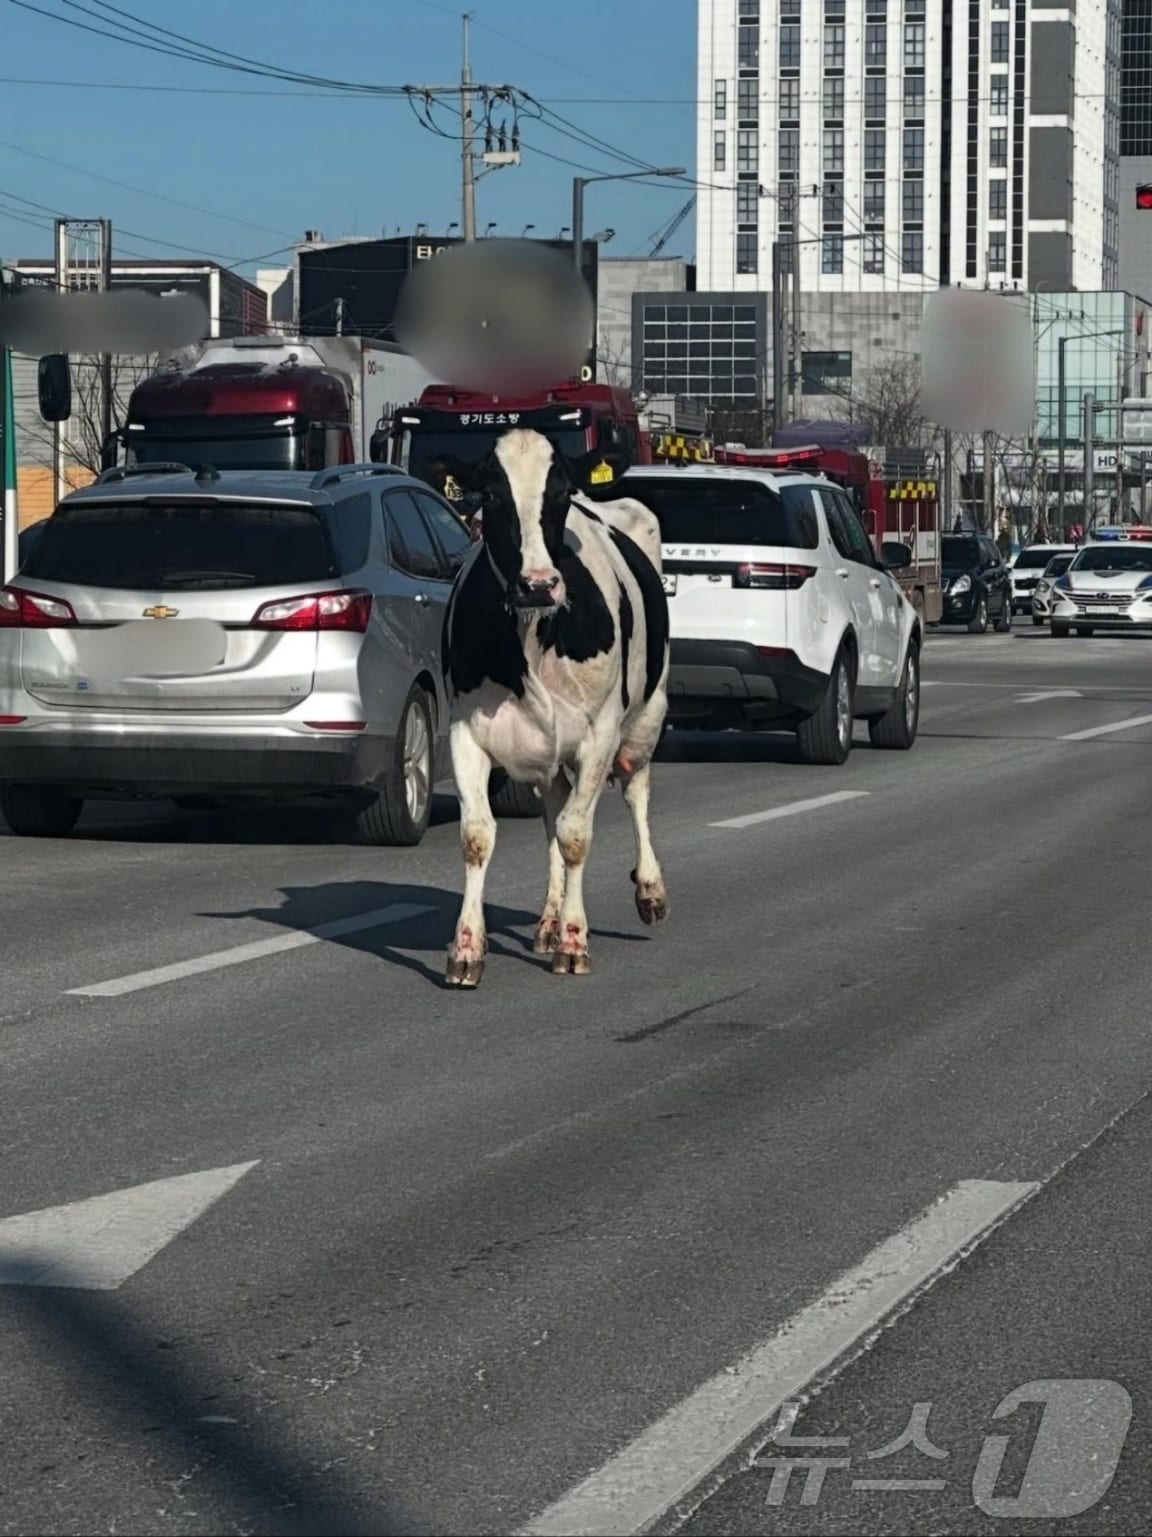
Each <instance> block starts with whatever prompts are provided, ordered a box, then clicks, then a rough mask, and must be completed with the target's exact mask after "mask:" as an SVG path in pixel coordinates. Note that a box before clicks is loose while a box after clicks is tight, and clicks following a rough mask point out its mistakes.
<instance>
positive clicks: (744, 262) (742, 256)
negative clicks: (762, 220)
mask: <svg viewBox="0 0 1152 1537" xmlns="http://www.w3.org/2000/svg"><path fill="white" fill-rule="evenodd" d="M758 245H759V241H758V239H757V237H756V236H755V235H737V236H736V271H737V272H755V271H756V266H757V263H756V256H757V249H758Z"/></svg>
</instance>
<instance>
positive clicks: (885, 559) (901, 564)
mask: <svg viewBox="0 0 1152 1537" xmlns="http://www.w3.org/2000/svg"><path fill="white" fill-rule="evenodd" d="M880 564H881V565H882V566H883V567H884V568H885V570H887V571H904V570H907V568H908V567H909V566H910V565H911V564H912V550H911V548H910V546H908V545H906V544H900V543H899V541H898V540H895V539H886V540H885V541H884V543H883V544H882V545H881V546H880Z"/></svg>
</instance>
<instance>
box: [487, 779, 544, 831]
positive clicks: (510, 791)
mask: <svg viewBox="0 0 1152 1537" xmlns="http://www.w3.org/2000/svg"><path fill="white" fill-rule="evenodd" d="M488 804H489V805H490V806H491V807H492V814H493V816H497V817H500V818H501V820H503V821H513V820H521V821H527V820H529V819H530V818H532V817H538V816H540V815H541V814H542V813H543V810H544V802H543V801H542V800H541V799H540V797H539V796H538V795H537V794H536V787H535V786H534V785H525V784H520V783H519V782H518V781H517V780H515V779H513V778H511V777H510V776H509V775H508V774H507V773H505V771H504V770H503V769H493V770H492V773H491V775H490V776H489V779H488Z"/></svg>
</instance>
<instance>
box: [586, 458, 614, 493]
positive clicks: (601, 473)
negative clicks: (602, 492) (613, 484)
mask: <svg viewBox="0 0 1152 1537" xmlns="http://www.w3.org/2000/svg"><path fill="white" fill-rule="evenodd" d="M588 479H589V480H590V481H591V482H592V484H593V485H594V486H602V485H603V484H604V482H605V481H607V480H611V479H612V466H611V465H610V464H606V463H605V462H604V460H603V459H601V461H600V463H599V464H598V465H597V466H596V468H595V469H594V470H593V471H592V473H591V475H589V477H588Z"/></svg>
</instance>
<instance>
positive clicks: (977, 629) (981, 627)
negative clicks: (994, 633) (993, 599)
mask: <svg viewBox="0 0 1152 1537" xmlns="http://www.w3.org/2000/svg"><path fill="white" fill-rule="evenodd" d="M987 629H988V599H987V598H977V599H976V612H975V613H974V614H973V615H972V617H971V619H969V621H968V633H969V634H970V635H983V634H984V633H985V632H986V631H987Z"/></svg>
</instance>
